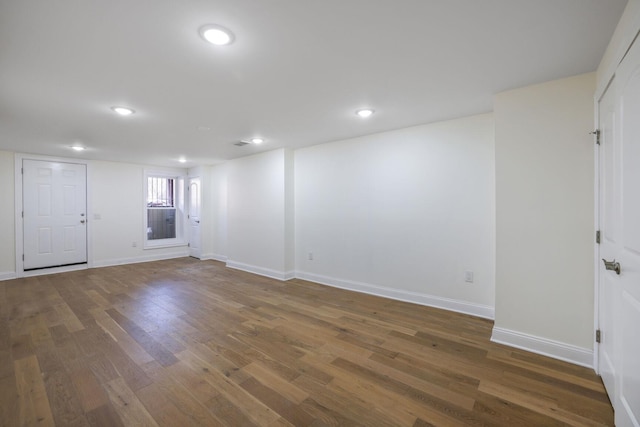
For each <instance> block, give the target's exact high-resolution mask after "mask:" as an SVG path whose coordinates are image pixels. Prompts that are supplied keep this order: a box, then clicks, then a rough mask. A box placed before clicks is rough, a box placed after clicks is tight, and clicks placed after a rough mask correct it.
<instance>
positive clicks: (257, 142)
mask: <svg viewBox="0 0 640 427" xmlns="http://www.w3.org/2000/svg"><path fill="white" fill-rule="evenodd" d="M251 142H252V143H253V144H262V143H263V142H264V139H262V138H251Z"/></svg>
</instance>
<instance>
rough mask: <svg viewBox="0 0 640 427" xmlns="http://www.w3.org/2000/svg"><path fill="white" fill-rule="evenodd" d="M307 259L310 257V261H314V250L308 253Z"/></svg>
mask: <svg viewBox="0 0 640 427" xmlns="http://www.w3.org/2000/svg"><path fill="white" fill-rule="evenodd" d="M307 259H308V260H309V261H313V252H309V253H308V254H307Z"/></svg>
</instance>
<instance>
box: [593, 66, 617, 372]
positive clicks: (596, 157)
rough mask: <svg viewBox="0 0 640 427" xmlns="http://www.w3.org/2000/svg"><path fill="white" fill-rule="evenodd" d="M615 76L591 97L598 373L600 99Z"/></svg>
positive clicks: (596, 355) (597, 357)
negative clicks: (593, 133)
mask: <svg viewBox="0 0 640 427" xmlns="http://www.w3.org/2000/svg"><path fill="white" fill-rule="evenodd" d="M614 78H615V74H613V75H611V77H610V78H609V81H608V82H607V84H606V85H605V87H604V89H603V90H602V91H601V92H599V93H596V94H595V95H594V97H593V111H594V116H593V117H594V119H593V120H594V123H595V126H594V129H595V132H598V133H596V134H595V135H594V137H593V168H594V171H595V173H594V177H593V194H594V197H593V311H594V314H593V370H594V371H595V372H596V374H598V375H600V365H599V364H600V355H599V353H600V343H598V342H597V341H596V331H598V330H599V329H600V262H601V260H600V243H598V242H597V241H596V233H597V232H599V231H600V147H601V145H600V144H599V140H600V139H599V138H600V137H599V132H600V101H602V98H604V95H605V94H606V93H607V91H608V90H609V89H611V83H612V82H613V79H614Z"/></svg>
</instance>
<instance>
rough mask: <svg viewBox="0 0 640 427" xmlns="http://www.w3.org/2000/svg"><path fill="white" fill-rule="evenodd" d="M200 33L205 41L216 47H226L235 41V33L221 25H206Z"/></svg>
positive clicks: (201, 28)
mask: <svg viewBox="0 0 640 427" xmlns="http://www.w3.org/2000/svg"><path fill="white" fill-rule="evenodd" d="M199 32H200V36H201V37H202V38H203V39H205V40H206V41H208V42H209V43H211V44H214V45H216V46H225V45H228V44H231V43H233V40H234V36H233V33H232V32H231V31H229V30H227V29H226V28H224V27H222V26H220V25H215V24H208V25H204V26H202V27H200V31H199Z"/></svg>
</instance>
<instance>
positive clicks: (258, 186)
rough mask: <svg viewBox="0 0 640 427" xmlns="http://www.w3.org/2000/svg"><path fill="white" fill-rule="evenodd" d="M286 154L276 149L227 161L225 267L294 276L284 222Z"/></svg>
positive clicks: (285, 216) (281, 277)
mask: <svg viewBox="0 0 640 427" xmlns="http://www.w3.org/2000/svg"><path fill="white" fill-rule="evenodd" d="M290 156H291V155H290V153H287V150H285V149H279V150H274V151H269V152H266V153H262V154H256V155H253V156H249V157H243V158H240V159H236V160H232V161H230V162H229V163H228V183H227V186H228V194H227V203H228V204H227V211H228V216H227V226H228V227H227V228H228V234H227V258H228V259H227V266H229V267H233V268H239V269H243V270H247V271H252V272H255V273H258V274H263V275H266V276H270V277H276V278H279V279H285V278H290V277H292V276H293V272H292V271H290V270H287V268H288V266H289V265H291V264H292V262H291V261H290V260H288V257H289V254H292V249H291V248H290V247H289V246H290V245H289V240H290V237H289V234H288V233H287V226H286V225H285V220H286V219H287V218H288V217H289V215H287V212H288V206H290V204H291V202H290V201H288V200H287V195H288V194H290V192H289V191H287V185H288V184H290V180H288V179H287V175H288V173H289V172H288V171H287V168H288V167H290V166H291V163H292V162H291V161H290V160H288V158H289V157H290Z"/></svg>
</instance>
